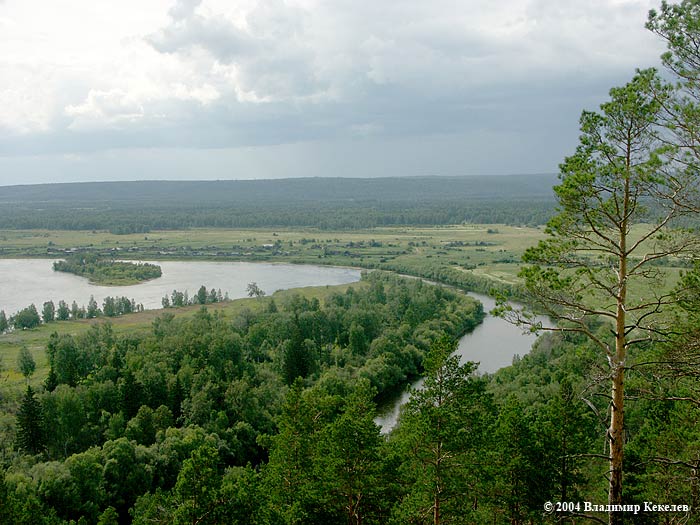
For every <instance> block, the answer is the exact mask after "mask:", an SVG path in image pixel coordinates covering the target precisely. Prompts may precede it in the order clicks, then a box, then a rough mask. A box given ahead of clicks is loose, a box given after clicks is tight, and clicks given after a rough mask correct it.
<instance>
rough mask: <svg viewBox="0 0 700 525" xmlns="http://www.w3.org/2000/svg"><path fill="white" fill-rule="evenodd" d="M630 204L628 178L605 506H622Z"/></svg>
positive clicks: (618, 517) (617, 518) (619, 517)
mask: <svg viewBox="0 0 700 525" xmlns="http://www.w3.org/2000/svg"><path fill="white" fill-rule="evenodd" d="M629 159H630V153H629V148H628V153H627V166H628V167H629ZM629 204H630V185H629V175H628V176H627V177H626V178H625V191H624V197H623V207H622V220H621V221H620V224H619V227H620V229H619V235H620V237H619V245H618V249H619V253H618V256H619V260H618V264H619V266H618V272H617V279H618V281H617V282H618V290H617V298H616V299H617V301H616V302H617V309H616V312H615V354H614V356H613V358H612V359H611V360H610V367H611V369H612V370H611V372H612V400H611V407H610V428H609V429H608V440H609V442H610V485H609V487H608V504H609V505H621V504H622V458H623V452H624V438H625V436H624V431H625V429H624V423H625V358H626V357H627V356H626V353H627V333H626V330H627V328H626V326H625V323H626V310H625V306H626V304H627V256H628V254H627V217H628V210H629ZM622 522H623V514H622V512H619V511H618V512H615V511H614V510H611V511H609V513H608V523H609V525H621V524H622Z"/></svg>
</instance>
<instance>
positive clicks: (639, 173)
mask: <svg viewBox="0 0 700 525" xmlns="http://www.w3.org/2000/svg"><path fill="white" fill-rule="evenodd" d="M668 93H669V88H668V87H667V86H665V85H664V84H663V83H662V82H661V81H660V80H659V78H658V76H657V74H656V72H655V71H653V70H647V71H640V72H638V73H637V75H636V76H635V77H634V78H633V80H632V81H630V82H629V83H628V84H627V85H625V86H623V87H620V88H614V89H612V90H611V91H610V97H611V99H610V101H609V102H606V103H605V104H603V105H601V111H600V112H599V113H594V112H589V111H584V112H583V114H582V116H581V132H582V135H581V139H580V144H579V146H578V148H577V149H576V153H575V154H574V155H572V156H571V157H568V158H567V159H566V160H565V161H564V163H563V164H562V165H561V175H560V179H561V184H559V185H558V186H556V187H555V188H554V191H555V193H556V196H557V200H558V202H559V213H558V214H557V215H556V216H554V217H553V218H552V219H551V220H550V221H549V223H548V226H547V230H546V231H547V234H548V236H549V237H548V238H547V239H546V240H544V241H540V243H539V245H538V246H536V247H534V248H530V249H528V250H527V251H526V252H525V255H524V257H523V260H524V262H526V263H528V264H529V266H527V267H525V268H524V269H523V270H522V271H521V274H520V275H521V277H522V278H523V279H524V281H525V286H526V290H527V293H528V299H529V302H530V304H533V305H535V306H536V308H539V309H541V310H544V311H545V312H546V313H547V314H549V315H550V316H551V317H553V318H554V319H556V320H558V321H560V325H559V327H558V328H557V329H561V330H570V331H574V332H579V333H583V334H585V335H586V336H588V337H589V338H590V339H591V340H592V341H593V342H594V343H595V344H596V345H597V346H598V348H599V349H600V351H601V352H603V353H604V355H605V356H606V358H607V361H608V364H609V372H610V386H611V396H610V399H611V401H610V407H609V409H610V419H609V420H610V425H609V428H608V431H607V441H608V447H609V469H610V475H609V487H608V503H609V504H610V505H620V504H622V494H623V493H622V482H623V455H624V443H625V425H624V413H625V394H624V382H625V371H626V370H627V369H628V367H629V366H630V365H631V364H632V362H633V359H634V354H633V353H630V351H633V350H634V349H635V348H637V347H639V345H640V344H642V343H648V342H651V341H654V340H656V339H657V338H658V337H659V335H663V334H664V333H667V332H668V331H669V329H670V328H669V325H668V324H667V316H666V314H667V311H668V310H669V309H671V308H672V307H673V305H674V304H675V303H676V298H675V295H674V294H673V293H668V292H663V290H664V287H663V286H659V283H660V282H663V280H664V277H665V275H664V273H663V271H662V268H661V267H660V266H658V264H657V263H658V262H659V261H660V260H663V259H665V258H668V257H676V256H683V255H687V254H689V253H692V251H693V249H694V248H695V246H696V245H697V239H696V238H695V237H694V236H693V235H689V234H688V232H686V231H683V230H678V229H675V228H674V227H673V225H674V221H675V220H677V219H678V218H681V217H683V216H684V215H686V214H688V213H690V212H691V211H692V209H693V199H694V197H695V194H696V191H697V187H698V179H697V177H695V176H693V175H691V174H689V173H687V172H685V171H683V170H678V169H675V167H674V165H673V164H669V161H668V157H667V155H668V153H669V152H672V151H673V149H674V148H672V147H670V146H668V145H667V144H665V143H663V142H661V141H660V140H659V138H658V129H659V128H658V126H659V123H660V118H661V117H660V115H661V112H662V104H663V100H665V99H668V96H669V95H668ZM505 309H506V316H508V317H509V318H510V319H511V320H512V321H513V322H516V323H518V324H522V323H525V324H528V325H530V326H532V327H534V328H541V324H539V323H538V322H537V321H536V320H535V319H534V317H533V312H532V311H530V312H528V313H525V315H522V314H523V312H514V311H513V310H512V309H510V308H508V307H506V308H505ZM593 320H596V321H600V320H605V321H606V322H608V323H610V327H611V336H610V337H608V338H606V337H601V336H600V335H599V333H596V332H595V331H593V330H592V329H591V328H590V326H591V321H593ZM621 520H622V514H621V513H619V512H611V513H610V514H609V523H610V524H611V525H614V524H618V523H620V522H621Z"/></svg>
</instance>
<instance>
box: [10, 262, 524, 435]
mask: <svg viewBox="0 0 700 525" xmlns="http://www.w3.org/2000/svg"><path fill="white" fill-rule="evenodd" d="M155 264H158V265H159V266H160V267H161V268H162V270H163V275H162V277H160V278H158V279H153V280H152V281H147V282H144V283H140V284H135V285H131V286H98V285H94V284H90V283H89V282H88V280H87V279H86V278H84V277H79V276H77V275H72V274H69V273H64V272H55V271H53V267H52V265H53V260H51V259H0V310H4V311H5V313H6V314H7V315H8V316H9V315H11V314H14V313H15V312H17V311H18V310H20V309H22V308H25V307H26V306H29V305H30V304H32V303H34V304H35V305H36V307H37V309H38V310H39V311H41V307H42V305H43V303H44V301H48V300H52V301H54V303H55V304H58V301H59V300H64V301H66V302H67V303H68V304H69V305H70V304H71V303H72V301H76V302H77V303H78V304H79V305H86V304H87V302H88V300H89V298H90V296H93V297H94V298H95V300H96V301H97V303H98V304H99V305H101V304H102V301H103V300H104V298H105V297H107V296H112V297H121V296H126V297H128V298H129V299H132V298H133V299H134V300H135V301H136V303H140V304H143V306H144V308H147V309H150V308H160V307H161V299H162V298H163V296H164V295H170V293H171V292H172V291H173V290H174V289H177V290H180V291H185V290H187V291H188V293H189V295H190V297H192V296H193V295H194V294H195V293H196V292H197V290H198V289H199V287H200V286H202V285H204V286H206V287H207V289H211V288H216V289H219V288H221V290H222V292H223V293H228V295H229V297H230V298H231V299H236V298H240V297H245V296H246V295H247V294H246V286H247V285H248V283H251V282H255V283H257V284H258V286H260V288H262V289H263V290H264V291H265V293H267V294H271V293H272V292H274V291H276V290H280V289H289V288H301V287H304V286H323V285H335V284H346V283H351V282H355V281H357V280H359V278H360V270H357V269H353V268H339V267H330V266H312V265H294V264H270V263H245V262H214V261H158V262H156V263H155ZM469 295H470V296H471V297H474V298H475V299H477V300H479V301H481V303H482V304H483V305H484V311H485V312H489V311H490V310H491V309H492V308H493V307H494V305H495V304H494V300H493V299H492V298H491V297H488V296H486V295H482V294H476V293H469ZM534 340H535V336H534V335H531V334H525V335H523V333H522V331H521V330H520V329H519V328H517V327H515V326H513V325H511V324H508V323H507V322H505V321H504V320H502V319H499V318H496V317H493V316H491V315H489V314H487V315H486V317H485V318H484V321H483V322H482V323H481V324H480V325H479V326H477V327H476V328H475V329H474V330H473V331H472V332H470V333H468V334H466V335H464V336H463V337H462V338H461V339H460V340H459V346H458V348H457V353H458V354H459V355H460V356H461V358H462V360H463V361H466V360H469V361H478V362H479V363H480V364H479V371H480V372H482V373H491V372H495V371H496V370H498V369H499V368H502V367H504V366H508V365H510V364H511V363H512V360H513V356H514V355H516V354H517V355H521V356H522V355H525V354H527V353H528V352H529V351H530V347H531V346H532V343H533V342H534ZM421 384H422V379H418V380H416V381H414V382H413V383H412V384H411V385H410V388H420V386H421ZM410 388H407V389H406V390H405V391H404V392H401V393H399V394H397V395H396V396H395V397H394V398H393V399H391V400H390V401H389V402H387V403H386V404H384V405H383V407H382V409H381V410H380V413H379V415H378V417H377V419H376V421H377V424H378V425H379V426H380V427H381V428H382V432H383V433H387V432H389V431H390V430H391V429H392V428H394V427H395V426H396V423H397V421H398V417H399V412H400V410H401V406H402V405H404V404H405V403H406V402H407V401H408V399H409V397H410Z"/></svg>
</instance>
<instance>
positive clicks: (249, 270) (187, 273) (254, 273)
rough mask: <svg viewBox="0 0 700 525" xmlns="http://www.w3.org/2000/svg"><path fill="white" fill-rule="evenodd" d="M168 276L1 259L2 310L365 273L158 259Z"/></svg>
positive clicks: (241, 290)
mask: <svg viewBox="0 0 700 525" xmlns="http://www.w3.org/2000/svg"><path fill="white" fill-rule="evenodd" d="M155 264H158V265H159V266H160V267H161V269H162V270H163V275H162V277H160V278H158V279H153V280H152V281H147V282H145V283H140V284H135V285H132V286H97V285H94V284H90V283H89V282H88V280H87V279H86V278H84V277H79V276H77V275H73V274H70V273H65V272H55V271H53V266H52V265H53V260H49V259H0V310H4V311H5V313H6V314H7V315H8V316H9V315H11V314H14V313H15V312H17V311H18V310H20V309H22V308H25V307H27V306H29V305H30V304H32V303H34V304H35V305H36V307H37V309H38V310H39V312H41V307H42V305H43V304H44V302H45V301H48V300H52V301H53V302H54V303H55V304H56V305H58V301H59V300H64V301H66V302H67V303H68V305H69V306H70V304H71V303H72V302H73V301H76V302H77V303H78V305H87V302H88V300H89V299H90V296H91V295H92V296H94V297H95V300H96V301H97V303H98V304H99V305H100V306H102V301H103V300H104V298H105V297H107V296H112V297H122V296H124V297H128V298H129V299H134V300H135V301H136V303H137V304H139V303H141V304H143V306H144V308H147V309H149V308H161V299H162V298H163V296H165V295H170V294H171V293H172V291H173V290H175V289H177V290H179V291H181V292H184V291H185V290H187V292H188V293H189V296H190V297H192V296H193V295H194V294H195V293H197V290H198V289H199V287H200V286H202V285H204V286H206V287H207V290H209V289H211V288H216V289H217V290H218V289H219V288H221V291H222V293H228V295H229V297H230V298H231V299H237V298H240V297H246V295H247V294H246V286H247V285H248V283H251V282H255V283H257V284H258V286H259V287H260V288H262V289H263V290H264V291H265V293H267V294H271V293H273V292H275V291H276V290H286V289H288V288H301V287H304V286H323V285H334V284H346V283H351V282H355V281H357V280H359V279H360V270H355V269H352V268H333V267H329V266H310V265H295V264H266V263H245V262H213V261H206V262H201V261H158V262H156V263H155Z"/></svg>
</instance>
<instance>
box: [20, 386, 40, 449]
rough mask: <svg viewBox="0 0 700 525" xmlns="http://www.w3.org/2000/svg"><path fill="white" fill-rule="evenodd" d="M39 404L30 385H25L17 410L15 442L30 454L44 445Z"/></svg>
mask: <svg viewBox="0 0 700 525" xmlns="http://www.w3.org/2000/svg"><path fill="white" fill-rule="evenodd" d="M43 422H44V420H43V416H42V412H41V404H40V403H39V401H38V400H37V399H36V395H35V393H34V390H33V389H32V387H31V386H29V385H27V391H26V392H25V394H24V398H23V399H22V403H21V404H20V407H19V412H17V444H18V445H19V448H20V449H22V450H24V451H25V452H29V453H30V454H39V453H41V452H42V451H43V450H44V449H45V448H46V447H45V435H44V428H43Z"/></svg>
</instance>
